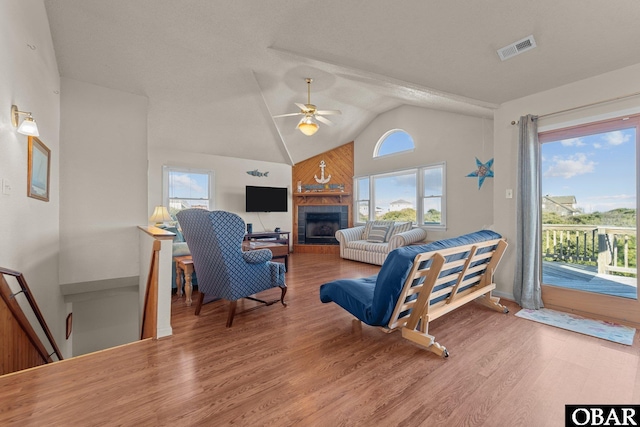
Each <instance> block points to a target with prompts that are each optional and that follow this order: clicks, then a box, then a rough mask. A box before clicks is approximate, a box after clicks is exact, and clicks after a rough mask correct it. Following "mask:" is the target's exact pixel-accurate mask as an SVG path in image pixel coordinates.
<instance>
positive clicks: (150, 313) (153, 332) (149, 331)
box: [140, 240, 161, 340]
mask: <svg viewBox="0 0 640 427" xmlns="http://www.w3.org/2000/svg"><path fill="white" fill-rule="evenodd" d="M160 247H161V243H160V241H159V240H155V241H154V242H153V250H152V253H151V263H150V264H149V277H148V278H147V290H146V292H145V295H144V310H143V312H142V328H141V329H142V330H141V332H140V339H141V340H143V339H145V338H154V339H155V338H158V268H159V265H160Z"/></svg>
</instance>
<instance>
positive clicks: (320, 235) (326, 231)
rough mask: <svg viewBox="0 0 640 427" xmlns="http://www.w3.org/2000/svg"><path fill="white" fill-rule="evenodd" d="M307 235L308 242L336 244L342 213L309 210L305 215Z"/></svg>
mask: <svg viewBox="0 0 640 427" xmlns="http://www.w3.org/2000/svg"><path fill="white" fill-rule="evenodd" d="M305 222H306V227H305V237H304V242H305V243H307V244H319V243H325V244H327V243H328V244H336V243H338V241H337V240H336V238H335V234H336V231H338V230H339V229H340V213H339V212H328V213H314V212H308V213H307V214H306V215H305Z"/></svg>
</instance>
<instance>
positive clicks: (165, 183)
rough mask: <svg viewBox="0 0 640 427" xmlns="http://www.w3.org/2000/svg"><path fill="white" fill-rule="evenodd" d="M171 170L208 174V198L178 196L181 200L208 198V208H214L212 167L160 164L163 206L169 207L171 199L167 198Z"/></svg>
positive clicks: (213, 174) (213, 175)
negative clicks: (201, 167)
mask: <svg viewBox="0 0 640 427" xmlns="http://www.w3.org/2000/svg"><path fill="white" fill-rule="evenodd" d="M171 172H183V173H192V174H200V175H208V177H209V179H208V186H209V188H208V192H209V198H208V199H189V198H185V197H180V199H181V200H208V202H209V210H210V211H211V210H215V190H214V188H215V187H214V184H215V172H214V171H213V170H212V169H199V168H187V167H180V166H170V165H163V166H162V203H163V206H166V207H167V209H169V207H170V202H171V199H170V198H169V173H171Z"/></svg>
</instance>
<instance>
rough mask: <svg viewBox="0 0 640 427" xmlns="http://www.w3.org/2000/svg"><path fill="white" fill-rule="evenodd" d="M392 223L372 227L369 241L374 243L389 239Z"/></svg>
mask: <svg viewBox="0 0 640 427" xmlns="http://www.w3.org/2000/svg"><path fill="white" fill-rule="evenodd" d="M391 227H393V226H392V225H389V224H384V225H374V226H373V227H371V231H369V237H367V242H374V243H382V242H386V241H387V236H388V235H389V231H391Z"/></svg>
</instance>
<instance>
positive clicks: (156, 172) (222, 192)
mask: <svg viewBox="0 0 640 427" xmlns="http://www.w3.org/2000/svg"><path fill="white" fill-rule="evenodd" d="M176 146H179V142H176ZM164 165H166V166H174V167H184V168H194V169H205V170H213V171H214V174H215V184H214V186H215V206H214V208H213V209H215V210H226V211H229V212H234V213H236V214H238V215H240V216H241V217H242V219H244V221H245V222H247V223H249V222H250V223H253V230H254V231H265V230H268V231H272V230H273V229H274V228H276V227H280V229H282V230H283V231H292V229H291V227H292V218H293V216H292V209H293V208H292V204H291V166H289V165H285V164H282V163H272V162H262V161H257V160H246V159H239V158H236V157H224V156H214V155H211V154H202V153H193V152H184V151H181V150H179V149H175V150H169V149H162V148H157V149H150V150H149V205H148V206H147V209H148V210H149V214H151V212H153V207H154V206H157V205H160V204H162V166H164ZM255 169H258V170H259V171H260V172H269V175H268V176H266V177H255V176H252V175H249V174H247V171H252V170H255ZM247 185H255V186H265V187H287V188H288V189H289V211H288V212H265V213H260V214H258V213H247V212H245V186H247Z"/></svg>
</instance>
